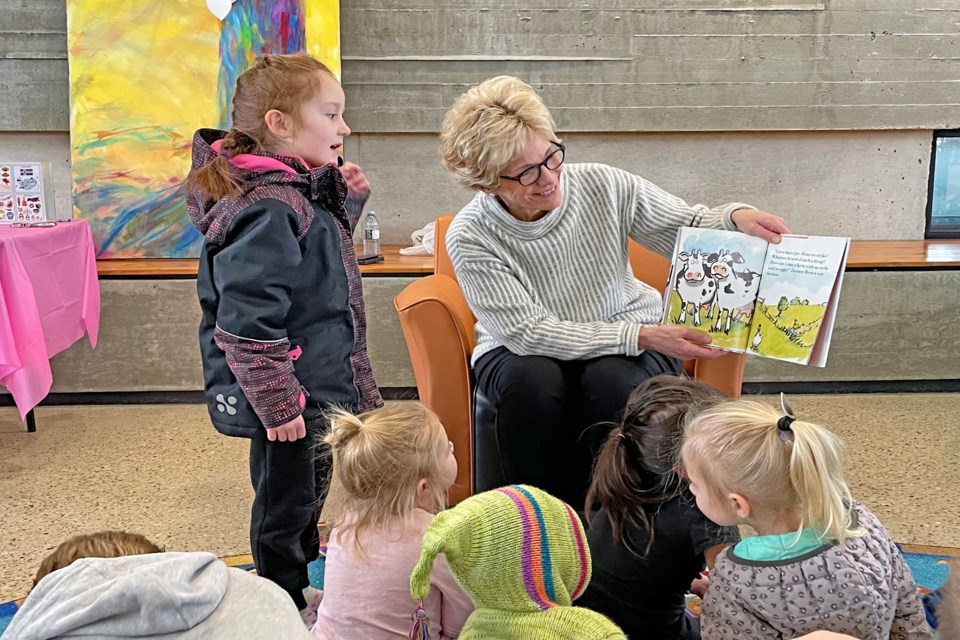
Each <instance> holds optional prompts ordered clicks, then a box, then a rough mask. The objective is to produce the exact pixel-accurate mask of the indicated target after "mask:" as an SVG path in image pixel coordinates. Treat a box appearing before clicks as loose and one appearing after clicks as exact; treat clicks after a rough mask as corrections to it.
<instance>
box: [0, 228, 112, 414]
mask: <svg viewBox="0 0 960 640" xmlns="http://www.w3.org/2000/svg"><path fill="white" fill-rule="evenodd" d="M99 329H100V283H99V282H98V280H97V262H96V255H95V254H94V249H93V236H92V235H91V233H90V224H89V223H88V222H87V221H86V220H72V221H69V222H59V223H57V225H56V226H53V227H28V228H12V227H10V226H9V225H0V386H3V387H5V388H6V389H7V390H8V391H9V392H10V394H11V395H12V396H13V399H14V401H15V402H16V404H17V409H18V410H19V411H20V417H21V418H22V419H25V420H27V429H28V431H34V430H36V424H35V421H34V419H33V408H34V407H35V406H37V404H39V403H40V401H41V400H43V399H44V398H45V397H46V395H47V394H48V393H50V387H51V386H52V385H53V373H52V372H51V370H50V358H51V357H53V356H54V355H56V354H58V353H60V352H61V351H63V350H65V349H66V348H67V347H69V346H70V345H72V344H73V343H74V342H76V341H77V340H79V339H80V338H82V337H83V335H84V334H87V336H88V338H89V340H90V346H91V347H96V346H97V335H98V332H99Z"/></svg>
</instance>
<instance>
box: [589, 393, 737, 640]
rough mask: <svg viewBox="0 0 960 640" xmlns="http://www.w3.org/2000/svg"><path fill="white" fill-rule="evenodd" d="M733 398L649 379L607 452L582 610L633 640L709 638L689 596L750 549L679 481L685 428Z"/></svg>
mask: <svg viewBox="0 0 960 640" xmlns="http://www.w3.org/2000/svg"><path fill="white" fill-rule="evenodd" d="M725 398H726V396H724V395H723V394H722V393H720V392H719V391H717V390H716V389H714V388H713V387H710V386H708V385H705V384H703V383H702V382H697V381H695V380H688V379H685V378H679V377H677V376H667V375H662V376H655V377H653V378H649V379H648V380H646V381H645V382H643V383H641V384H640V386H638V387H637V388H636V389H634V390H633V392H632V393H631V394H630V398H629V400H627V406H626V408H625V409H624V416H623V420H622V421H621V423H620V425H619V426H617V427H616V428H615V429H614V430H613V431H612V432H611V433H610V435H609V437H608V438H607V441H606V443H605V444H604V445H603V447H602V448H601V449H600V455H599V456H598V457H597V464H596V468H595V469H594V474H593V482H592V483H591V485H590V491H589V492H588V493H587V517H588V519H589V522H590V528H589V530H588V531H587V539H588V541H589V543H590V550H591V552H592V554H593V578H592V579H591V580H590V585H589V586H588V587H587V590H586V591H585V592H584V594H583V596H582V597H581V598H580V599H579V600H578V601H577V604H578V605H579V606H581V607H587V608H588V609H593V610H594V611H598V612H600V613H602V614H604V615H606V616H607V617H609V618H610V619H611V620H613V621H614V622H616V623H617V624H618V625H619V626H620V628H621V629H623V630H624V632H626V634H627V636H629V637H631V638H650V639H651V640H677V639H678V638H682V639H683V640H693V639H694V638H699V631H698V629H697V623H696V620H695V619H693V618H691V617H690V616H688V615H685V610H686V600H685V594H686V593H687V591H689V590H690V585H691V582H692V581H693V580H695V579H696V578H697V577H698V576H699V575H700V572H701V571H703V569H704V567H705V566H707V565H709V566H711V567H712V565H713V560H714V558H715V557H716V555H717V553H719V552H720V550H721V549H723V547H725V546H726V545H728V544H731V543H733V542H736V541H737V540H739V539H740V536H739V534H738V533H737V529H736V528H735V527H721V526H719V525H716V524H714V523H712V522H710V520H709V519H707V517H706V516H704V515H703V514H702V513H700V511H699V510H698V509H697V507H696V505H695V504H694V499H693V496H691V495H690V493H689V491H688V489H687V487H686V483H685V482H684V481H683V479H682V478H681V477H680V475H679V474H678V473H677V467H678V465H679V461H680V446H681V445H682V444H683V425H684V422H685V421H686V420H688V419H689V418H690V417H692V416H693V415H695V414H696V413H697V412H698V411H700V410H702V409H705V408H706V407H710V406H713V405H716V404H717V403H719V402H722V401H723V400H724V399H725ZM597 507H599V510H598V511H596V512H595V511H594V509H595V508H597Z"/></svg>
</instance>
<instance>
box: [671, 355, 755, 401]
mask: <svg viewBox="0 0 960 640" xmlns="http://www.w3.org/2000/svg"><path fill="white" fill-rule="evenodd" d="M691 364H692V369H693V371H692V374H691V375H692V377H693V379H694V380H699V381H700V382H704V383H706V384H709V385H710V386H711V387H716V388H717V389H719V390H720V391H722V392H724V393H725V394H727V395H728V396H730V397H731V398H739V397H740V389H741V387H742V386H743V368H744V367H745V366H746V364H747V356H746V355H744V354H742V353H728V354H726V355H724V356H723V357H722V358H717V359H716V360H688V361H686V362H684V368H685V369H686V370H687V372H688V373H690V367H689V366H688V365H691Z"/></svg>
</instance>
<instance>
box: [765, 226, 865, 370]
mask: <svg viewBox="0 0 960 640" xmlns="http://www.w3.org/2000/svg"><path fill="white" fill-rule="evenodd" d="M849 247H850V239H849V238H834V237H822V236H799V235H785V236H783V237H782V239H781V241H780V244H771V245H770V246H769V248H768V249H767V257H766V260H765V262H764V265H763V269H762V273H763V280H762V282H761V284H760V290H759V292H758V294H757V304H756V308H755V309H754V313H753V316H754V321H753V328H751V330H750V341H749V350H750V353H755V354H756V355H759V356H764V357H767V358H776V359H777V360H786V361H787V362H795V363H798V364H811V365H814V366H817V367H823V366H825V365H826V363H827V351H828V349H829V347H830V339H831V338H832V335H833V320H834V316H835V313H836V308H837V302H838V301H839V297H840V286H841V284H842V283H843V270H844V267H845V265H846V263H847V251H848V249H849Z"/></svg>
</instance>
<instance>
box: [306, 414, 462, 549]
mask: <svg viewBox="0 0 960 640" xmlns="http://www.w3.org/2000/svg"><path fill="white" fill-rule="evenodd" d="M324 442H326V443H327V444H328V445H330V448H331V451H332V453H333V459H334V470H335V473H336V474H337V477H338V478H339V479H340V481H341V482H342V483H343V487H344V489H345V493H346V496H345V499H344V508H345V510H346V512H347V513H348V514H349V518H347V519H346V524H345V526H344V527H341V528H340V533H341V534H342V533H344V531H346V530H350V529H352V530H353V531H354V533H355V534H359V533H361V532H362V531H363V530H365V529H368V528H371V527H377V526H379V525H382V524H384V523H386V522H388V521H389V520H391V519H394V518H401V519H405V518H407V517H408V516H409V515H410V514H411V513H412V512H413V510H414V508H416V507H420V508H421V509H424V510H426V511H430V512H432V513H436V512H438V511H440V510H441V509H443V508H444V507H445V506H446V504H447V490H448V489H449V488H450V487H451V486H452V485H453V482H454V480H455V479H456V476H457V460H456V458H454V456H453V444H452V443H451V442H450V441H449V440H448V439H447V433H446V431H444V429H443V425H442V424H440V419H439V418H438V417H437V414H435V413H434V412H433V411H431V410H430V409H428V408H426V407H425V406H423V405H422V404H420V403H419V402H395V403H390V404H387V405H385V406H383V407H382V408H380V409H374V410H373V411H368V412H367V413H364V414H361V415H359V416H355V415H353V414H351V413H349V412H346V411H342V410H336V411H333V412H332V413H331V415H330V431H329V433H328V434H327V436H326V437H325V438H324ZM356 537H357V536H356V535H355V538H356Z"/></svg>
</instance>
